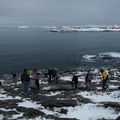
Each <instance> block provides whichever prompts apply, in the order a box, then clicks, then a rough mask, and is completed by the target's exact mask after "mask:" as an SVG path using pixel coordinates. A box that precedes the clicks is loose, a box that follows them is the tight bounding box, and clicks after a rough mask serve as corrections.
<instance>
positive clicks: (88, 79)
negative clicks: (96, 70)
mask: <svg viewBox="0 0 120 120" xmlns="http://www.w3.org/2000/svg"><path fill="white" fill-rule="evenodd" d="M92 79H93V76H92V73H91V72H90V70H88V72H87V75H86V77H85V85H86V88H88V89H90V88H91V81H92Z"/></svg>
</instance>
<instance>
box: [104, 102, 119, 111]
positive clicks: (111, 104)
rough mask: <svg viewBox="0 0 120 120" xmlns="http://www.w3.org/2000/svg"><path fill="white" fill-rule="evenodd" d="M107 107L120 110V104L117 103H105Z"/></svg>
mask: <svg viewBox="0 0 120 120" xmlns="http://www.w3.org/2000/svg"><path fill="white" fill-rule="evenodd" d="M103 104H104V106H105V107H112V108H119V109H120V103H117V102H103Z"/></svg>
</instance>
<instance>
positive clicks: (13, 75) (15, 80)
mask: <svg viewBox="0 0 120 120" xmlns="http://www.w3.org/2000/svg"><path fill="white" fill-rule="evenodd" d="M12 79H13V83H14V84H15V86H16V85H17V74H16V73H15V72H12Z"/></svg>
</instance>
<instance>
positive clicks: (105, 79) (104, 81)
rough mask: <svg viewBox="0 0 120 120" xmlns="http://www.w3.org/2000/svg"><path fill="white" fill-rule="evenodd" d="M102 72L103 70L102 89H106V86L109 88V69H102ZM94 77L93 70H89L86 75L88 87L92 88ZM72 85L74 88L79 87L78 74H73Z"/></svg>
mask: <svg viewBox="0 0 120 120" xmlns="http://www.w3.org/2000/svg"><path fill="white" fill-rule="evenodd" d="M100 72H101V76H102V89H103V90H106V88H107V82H108V80H109V75H108V71H107V70H103V69H101V70H100ZM92 79H93V75H92V73H91V71H90V70H88V71H87V74H86V76H85V85H86V88H87V89H90V88H91V81H92ZM71 85H72V87H73V88H74V89H77V88H78V76H76V75H73V78H72V82H71Z"/></svg>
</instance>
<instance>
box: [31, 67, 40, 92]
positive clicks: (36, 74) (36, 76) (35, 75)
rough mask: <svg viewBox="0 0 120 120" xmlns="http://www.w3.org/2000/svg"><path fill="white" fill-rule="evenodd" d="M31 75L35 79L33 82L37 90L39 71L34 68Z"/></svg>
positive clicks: (38, 86) (38, 87)
mask: <svg viewBox="0 0 120 120" xmlns="http://www.w3.org/2000/svg"><path fill="white" fill-rule="evenodd" d="M33 76H34V79H35V84H36V86H37V90H39V89H40V85H39V79H40V73H38V71H37V69H34V72H33Z"/></svg>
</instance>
